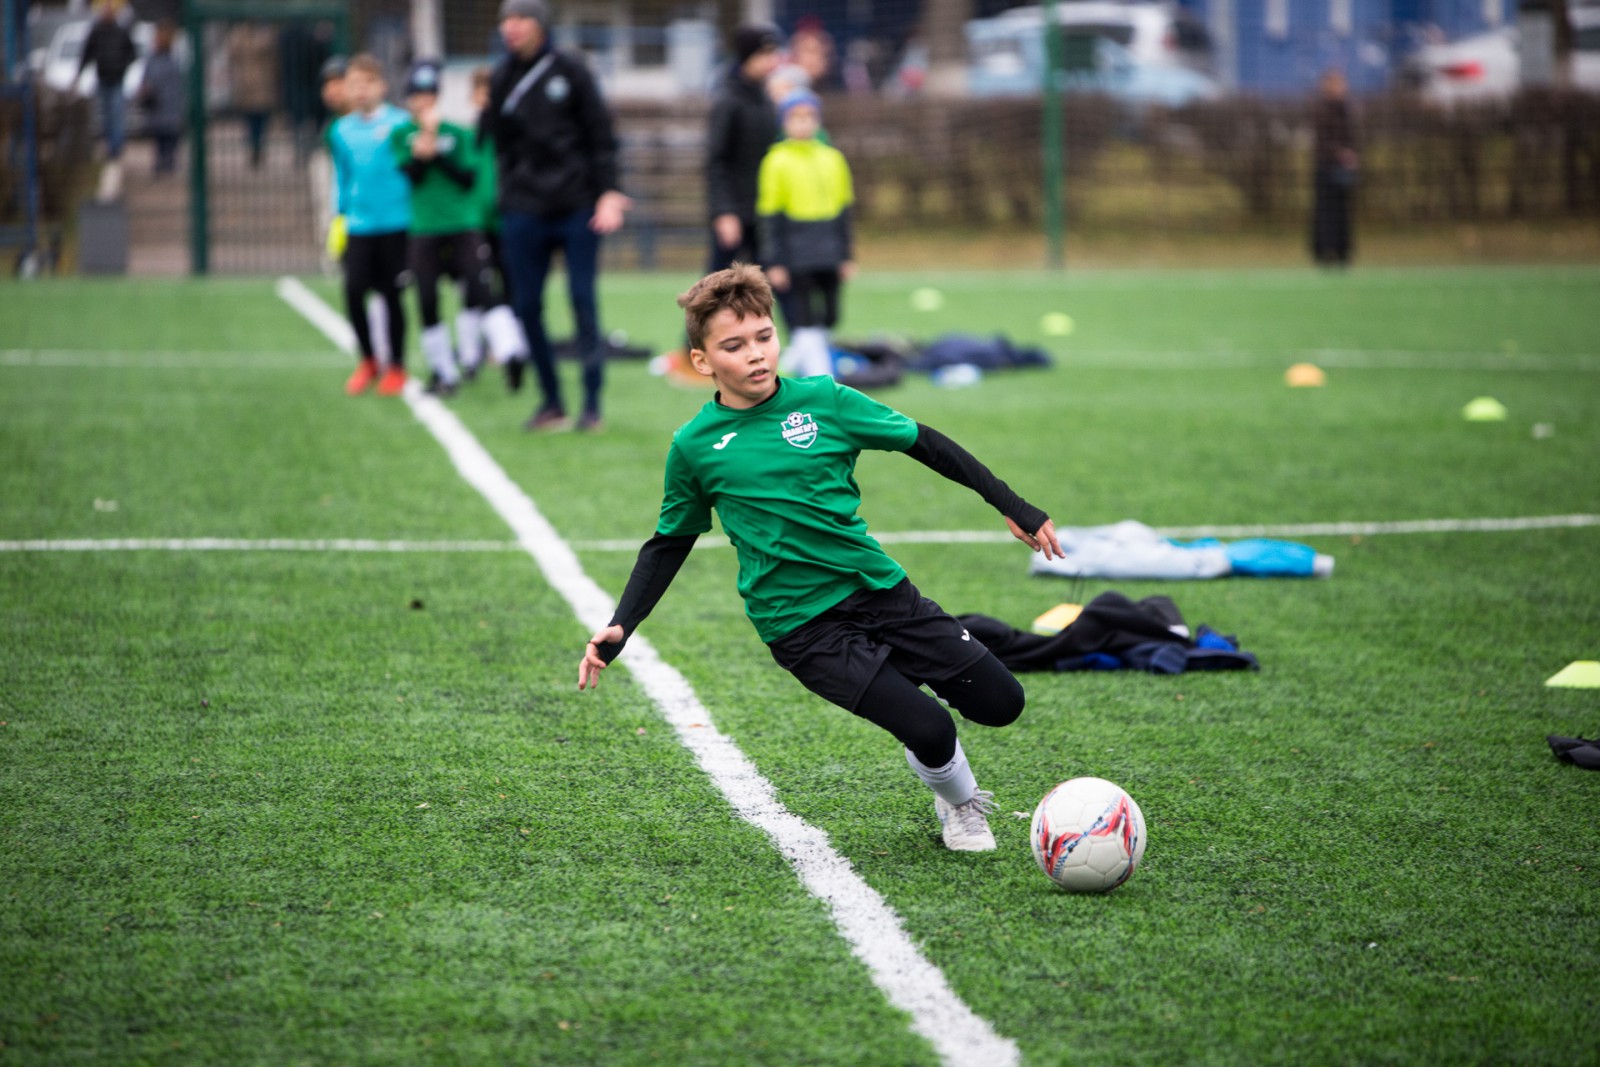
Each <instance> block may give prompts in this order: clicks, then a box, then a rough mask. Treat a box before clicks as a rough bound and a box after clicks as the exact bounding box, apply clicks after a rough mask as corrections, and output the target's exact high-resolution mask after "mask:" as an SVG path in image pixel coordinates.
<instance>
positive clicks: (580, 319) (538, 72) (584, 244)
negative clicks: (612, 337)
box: [478, 0, 633, 430]
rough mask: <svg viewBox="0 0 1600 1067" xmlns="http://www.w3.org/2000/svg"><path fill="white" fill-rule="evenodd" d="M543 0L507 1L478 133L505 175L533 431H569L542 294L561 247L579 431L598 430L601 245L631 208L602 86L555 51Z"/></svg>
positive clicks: (508, 257) (503, 210) (511, 271)
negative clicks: (535, 392) (534, 380)
mask: <svg viewBox="0 0 1600 1067" xmlns="http://www.w3.org/2000/svg"><path fill="white" fill-rule="evenodd" d="M548 25H549V14H548V12H547V11H546V8H545V5H544V3H543V0H504V2H503V3H502V4H501V6H500V35H501V38H502V39H503V40H504V41H505V43H506V49H507V55H506V57H505V58H504V59H503V60H501V61H500V63H499V65H498V66H496V67H495V69H494V72H493V73H492V74H491V75H490V78H489V106H488V107H487V108H485V109H484V112H483V116H482V119H481V121H480V123H479V127H478V137H479V143H480V144H486V143H493V145H494V151H495V160H496V163H497V164H498V166H499V179H500V233H501V240H502V245H501V250H502V252H503V253H504V256H505V269H506V274H507V276H508V277H507V280H508V281H509V282H510V284H511V296H512V300H511V305H512V308H513V310H515V311H516V313H517V317H518V318H519V319H521V320H522V325H523V328H524V329H525V330H526V331H527V334H528V347H529V355H530V356H531V357H532V360H533V367H534V371H535V372H536V373H537V374H538V377H539V388H540V389H541V391H542V392H543V398H542V400H541V401H540V404H539V407H538V408H537V409H536V410H535V411H534V413H533V416H532V417H531V418H530V419H529V420H528V421H527V423H526V424H525V428H526V429H528V430H561V429H566V428H567V427H569V426H570V425H571V421H570V419H569V417H568V415H567V408H566V405H565V403H564V402H563V401H562V398H561V382H560V379H559V378H558V377H557V376H556V359H555V351H554V349H553V348H552V346H551V344H550V338H549V335H548V334H547V333H546V332H545V328H544V287H545V281H546V279H547V278H548V277H549V274H550V264H551V261H552V259H553V258H554V256H555V252H556V250H557V249H560V250H561V254H562V257H563V258H564V259H565V260H566V267H567V293H568V296H569V297H570V298H571V300H572V317H573V321H574V323H575V324H576V327H577V342H578V354H579V357H580V358H581V360H582V362H583V410H582V413H581V414H580V415H579V417H578V429H580V430H598V429H600V428H601V422H600V387H601V384H602V382H603V380H604V377H605V349H604V347H603V346H602V344H601V340H600V314H599V302H598V299H597V296H596V292H595V290H596V285H595V282H596V276H597V275H598V274H599V269H600V239H601V238H602V237H604V236H605V235H606V234H609V233H615V232H616V231H617V230H618V229H619V228H620V227H621V226H622V220H623V216H624V214H625V213H626V212H627V210H628V208H630V207H631V206H632V205H633V201H632V200H630V199H629V198H628V197H627V196H625V195H623V193H622V191H621V189H620V188H619V177H618V167H617V137H616V134H615V132H614V131H613V129H612V123H611V113H610V111H609V110H608V109H607V108H606V104H605V101H604V100H603V99H602V98H601V96H600V87H599V86H598V85H597V84H596V83H595V78H594V75H593V74H592V73H591V72H590V70H589V67H588V64H587V63H586V62H585V61H584V59H583V57H582V56H579V55H573V54H568V53H566V52H562V51H559V50H557V49H555V48H552V47H551V45H550V40H549V37H548V35H547V33H546V32H545V27H546V26H548Z"/></svg>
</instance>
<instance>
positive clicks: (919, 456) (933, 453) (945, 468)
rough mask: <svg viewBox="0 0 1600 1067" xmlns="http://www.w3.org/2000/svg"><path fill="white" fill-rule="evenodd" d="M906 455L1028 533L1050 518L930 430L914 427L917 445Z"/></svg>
mask: <svg viewBox="0 0 1600 1067" xmlns="http://www.w3.org/2000/svg"><path fill="white" fill-rule="evenodd" d="M906 455H908V456H910V457H911V458H912V459H914V460H916V461H917V462H918V463H921V464H922V465H923V466H925V467H927V468H928V469H930V470H933V471H936V472H938V473H939V474H942V475H943V476H944V477H946V478H949V479H950V480H951V481H952V482H955V483H956V484H958V485H964V486H966V487H967V488H968V489H971V490H972V491H973V492H975V493H977V494H978V495H979V496H981V497H983V499H984V502H985V503H987V504H988V505H989V506H990V507H992V508H994V509H995V510H996V511H998V512H999V513H1000V514H1002V515H1004V516H1005V517H1006V518H1008V519H1010V520H1011V521H1012V522H1015V523H1016V524H1017V525H1018V526H1020V527H1022V529H1023V530H1024V531H1025V532H1027V533H1030V534H1031V533H1037V532H1038V530H1039V527H1041V526H1043V525H1044V524H1045V523H1046V522H1047V521H1048V520H1049V518H1050V516H1049V515H1047V514H1045V513H1044V512H1043V511H1040V510H1039V509H1038V508H1036V507H1034V506H1033V505H1032V504H1030V503H1028V502H1027V501H1026V500H1024V499H1022V498H1021V497H1020V496H1018V495H1017V494H1016V493H1015V492H1014V491H1013V490H1012V488H1011V487H1010V486H1009V485H1007V484H1006V483H1005V482H1003V481H1001V480H1000V479H999V478H997V477H995V475H994V472H992V471H991V470H989V468H988V467H985V466H984V465H983V464H982V463H980V462H979V461H978V457H976V456H974V455H973V454H972V453H971V452H968V451H967V450H966V449H964V448H962V447H961V446H960V445H958V444H956V443H955V442H954V441H952V440H950V438H948V437H946V436H945V435H944V434H942V433H940V432H939V431H938V430H935V429H934V428H933V427H932V426H924V425H923V424H922V423H920V422H919V423H917V443H916V444H914V445H912V446H911V447H910V448H908V449H906Z"/></svg>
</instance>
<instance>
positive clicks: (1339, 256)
mask: <svg viewBox="0 0 1600 1067" xmlns="http://www.w3.org/2000/svg"><path fill="white" fill-rule="evenodd" d="M1312 132H1313V138H1314V140H1313V160H1312V162H1313V167H1312V179H1311V180H1312V189H1311V193H1312V208H1311V258H1312V259H1314V260H1315V261H1316V262H1317V263H1318V264H1319V265H1321V266H1325V267H1346V266H1349V265H1350V247H1351V240H1350V228H1351V218H1350V203H1351V199H1352V197H1353V194H1354V192H1355V186H1356V178H1357V177H1358V176H1359V174H1360V166H1361V159H1360V156H1359V155H1358V154H1357V152H1356V137H1355V123H1354V121H1353V119H1352V118H1351V115H1350V100H1349V88H1348V86H1347V85H1346V83H1345V79H1344V75H1343V74H1341V73H1340V72H1338V71H1336V70H1330V71H1328V72H1327V73H1326V74H1324V75H1323V76H1322V80H1321V82H1320V83H1319V84H1318V90H1317V101H1316V105H1315V108H1314V110H1313V112H1312Z"/></svg>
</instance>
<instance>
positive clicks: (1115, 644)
mask: <svg viewBox="0 0 1600 1067" xmlns="http://www.w3.org/2000/svg"><path fill="white" fill-rule="evenodd" d="M960 618H961V624H962V625H963V626H965V627H966V628H967V632H969V633H970V634H972V636H973V637H974V638H976V639H977V640H979V641H982V642H983V643H984V645H985V646H987V647H988V649H989V651H991V652H993V653H994V654H995V656H996V657H998V658H999V660H1000V662H1001V663H1004V664H1005V665H1006V666H1007V667H1008V668H1010V669H1011V670H1013V671H1116V670H1136V671H1148V672H1150V673H1152V674H1183V673H1184V672H1186V671H1245V670H1249V671H1254V670H1260V669H1261V665H1260V663H1259V662H1258V661H1257V660H1256V657H1255V656H1254V655H1252V654H1251V653H1249V652H1245V651H1243V650H1242V649H1241V648H1240V647H1239V639H1238V638H1237V637H1235V636H1233V635H1231V634H1222V633H1218V632H1217V631H1216V630H1213V629H1212V628H1211V627H1210V626H1205V625H1202V626H1200V627H1199V628H1198V629H1196V630H1195V631H1193V632H1192V633H1191V632H1190V629H1189V625H1188V623H1186V622H1185V621H1184V619H1183V613H1182V612H1180V611H1179V610H1178V605H1176V604H1174V603H1173V602H1172V600H1171V599H1170V598H1169V597H1164V596H1152V597H1145V598H1144V599H1143V600H1139V601H1135V600H1130V599H1129V598H1128V597H1126V596H1124V595H1123V594H1121V593H1118V592H1113V591H1107V592H1104V593H1101V594H1100V595H1099V596H1097V597H1095V598H1094V599H1093V600H1091V601H1089V603H1087V604H1084V605H1082V606H1079V605H1076V604H1063V605H1060V606H1059V607H1057V608H1054V609H1052V610H1051V611H1050V612H1047V613H1046V614H1045V615H1042V616H1040V618H1039V619H1038V620H1036V623H1035V626H1036V629H1035V630H1019V629H1016V628H1014V627H1012V626H1011V625H1010V624H1009V623H1006V622H1002V621H1001V620H999V619H995V618H991V617H989V616H987V615H962V616H961V617H960ZM1051 619H1054V620H1055V621H1056V623H1057V624H1058V625H1059V627H1060V628H1059V629H1055V630H1054V632H1047V633H1041V632H1038V631H1039V630H1048V629H1050V628H1051V626H1050V624H1049V623H1048V622H1047V620H1051Z"/></svg>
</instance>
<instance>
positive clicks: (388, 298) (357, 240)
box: [344, 230, 406, 367]
mask: <svg viewBox="0 0 1600 1067" xmlns="http://www.w3.org/2000/svg"><path fill="white" fill-rule="evenodd" d="M405 272H406V231H404V230H395V231H394V232H392V233H372V234H360V235H356V234H352V235H351V236H350V240H349V242H348V243H347V244H346V245H345V249H344V307H345V313H346V314H347V315H349V316H350V326H351V328H352V329H354V330H355V332H356V346H357V347H358V348H359V349H360V352H358V353H357V354H358V355H359V356H360V358H362V359H371V358H373V355H374V352H375V350H374V349H373V347H372V327H371V324H370V323H369V322H368V321H367V294H368V293H369V292H376V293H377V294H378V295H379V296H381V297H383V303H384V305H385V310H387V311H388V312H389V351H390V353H391V356H390V358H391V359H392V360H393V365H394V366H396V367H403V366H405V362H406V313H405V308H404V307H403V306H402V305H401V303H400V288H401V282H402V280H403V279H404V277H405Z"/></svg>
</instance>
